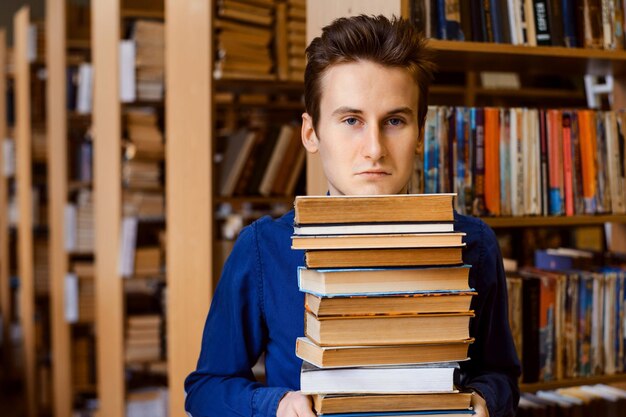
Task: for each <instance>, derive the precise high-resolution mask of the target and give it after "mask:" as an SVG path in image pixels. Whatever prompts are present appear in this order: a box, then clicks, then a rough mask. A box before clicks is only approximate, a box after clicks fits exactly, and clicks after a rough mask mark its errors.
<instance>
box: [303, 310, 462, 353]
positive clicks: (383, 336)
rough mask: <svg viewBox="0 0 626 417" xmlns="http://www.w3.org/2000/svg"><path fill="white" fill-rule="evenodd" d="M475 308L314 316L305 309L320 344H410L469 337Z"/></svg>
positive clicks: (309, 331)
mask: <svg viewBox="0 0 626 417" xmlns="http://www.w3.org/2000/svg"><path fill="white" fill-rule="evenodd" d="M473 316H474V314H473V312H465V313H437V314H414V315H387V316H333V317H315V315H314V314H312V313H310V312H305V324H304V334H305V336H307V337H308V338H309V339H310V340H312V341H313V342H315V343H316V344H317V345H319V346H363V345H390V344H391V345H394V344H396V345H411V344H420V343H435V342H450V341H454V340H462V339H469V337H470V336H469V321H470V318H471V317H473Z"/></svg>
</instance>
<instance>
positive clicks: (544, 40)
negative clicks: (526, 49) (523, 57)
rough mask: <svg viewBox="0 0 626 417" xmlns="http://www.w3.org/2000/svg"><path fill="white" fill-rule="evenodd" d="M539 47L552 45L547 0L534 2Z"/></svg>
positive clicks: (535, 0)
mask: <svg viewBox="0 0 626 417" xmlns="http://www.w3.org/2000/svg"><path fill="white" fill-rule="evenodd" d="M533 10H534V14H535V30H536V39H537V45H552V39H551V37H550V22H549V19H548V3H547V0H533Z"/></svg>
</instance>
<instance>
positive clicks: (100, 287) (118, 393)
mask: <svg viewBox="0 0 626 417" xmlns="http://www.w3.org/2000/svg"><path fill="white" fill-rule="evenodd" d="M91 22H92V23H91V24H92V27H91V45H92V48H93V51H92V59H93V67H94V73H96V74H107V76H106V77H97V76H96V77H94V103H93V132H94V137H95V141H94V189H95V190H97V191H96V192H97V195H96V201H97V202H96V204H97V209H96V211H95V232H96V241H95V274H96V276H95V291H96V322H97V327H98V331H97V338H98V340H97V342H96V364H97V367H96V368H97V372H96V373H97V387H98V399H99V403H100V409H99V414H100V415H102V416H110V417H122V416H124V415H125V412H126V408H125V389H126V384H125V378H124V365H125V364H124V292H123V291H124V287H123V284H124V283H123V280H122V278H121V277H120V274H119V259H118V256H119V252H120V216H121V210H122V202H121V184H122V179H121V160H120V149H121V132H122V131H121V109H122V106H121V105H120V97H119V52H118V47H119V41H120V33H121V32H120V31H121V24H120V23H121V18H120V4H119V2H115V1H111V2H104V1H94V2H92V4H91ZM98 196H102V197H101V198H100V197H98ZM98 317H106V320H102V321H99V320H98Z"/></svg>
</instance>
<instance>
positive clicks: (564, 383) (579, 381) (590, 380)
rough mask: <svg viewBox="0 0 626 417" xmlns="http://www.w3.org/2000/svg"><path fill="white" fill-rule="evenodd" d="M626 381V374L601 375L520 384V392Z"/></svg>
mask: <svg viewBox="0 0 626 417" xmlns="http://www.w3.org/2000/svg"><path fill="white" fill-rule="evenodd" d="M624 381H626V374H617V375H600V376H591V377H586V378H572V379H561V380H558V381H550V382H536V383H532V384H520V390H521V391H522V392H535V391H540V390H553V389H557V388H563V387H574V386H578V385H593V384H611V383H613V382H624Z"/></svg>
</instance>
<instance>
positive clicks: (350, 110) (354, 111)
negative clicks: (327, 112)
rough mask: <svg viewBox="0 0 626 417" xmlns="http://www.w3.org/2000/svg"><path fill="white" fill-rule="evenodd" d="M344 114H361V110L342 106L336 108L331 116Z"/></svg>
mask: <svg viewBox="0 0 626 417" xmlns="http://www.w3.org/2000/svg"><path fill="white" fill-rule="evenodd" d="M346 113H351V114H363V110H359V109H354V108H352V107H348V106H342V107H339V108H337V109H336V110H335V111H334V112H333V113H332V115H331V116H339V115H342V114H346Z"/></svg>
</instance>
